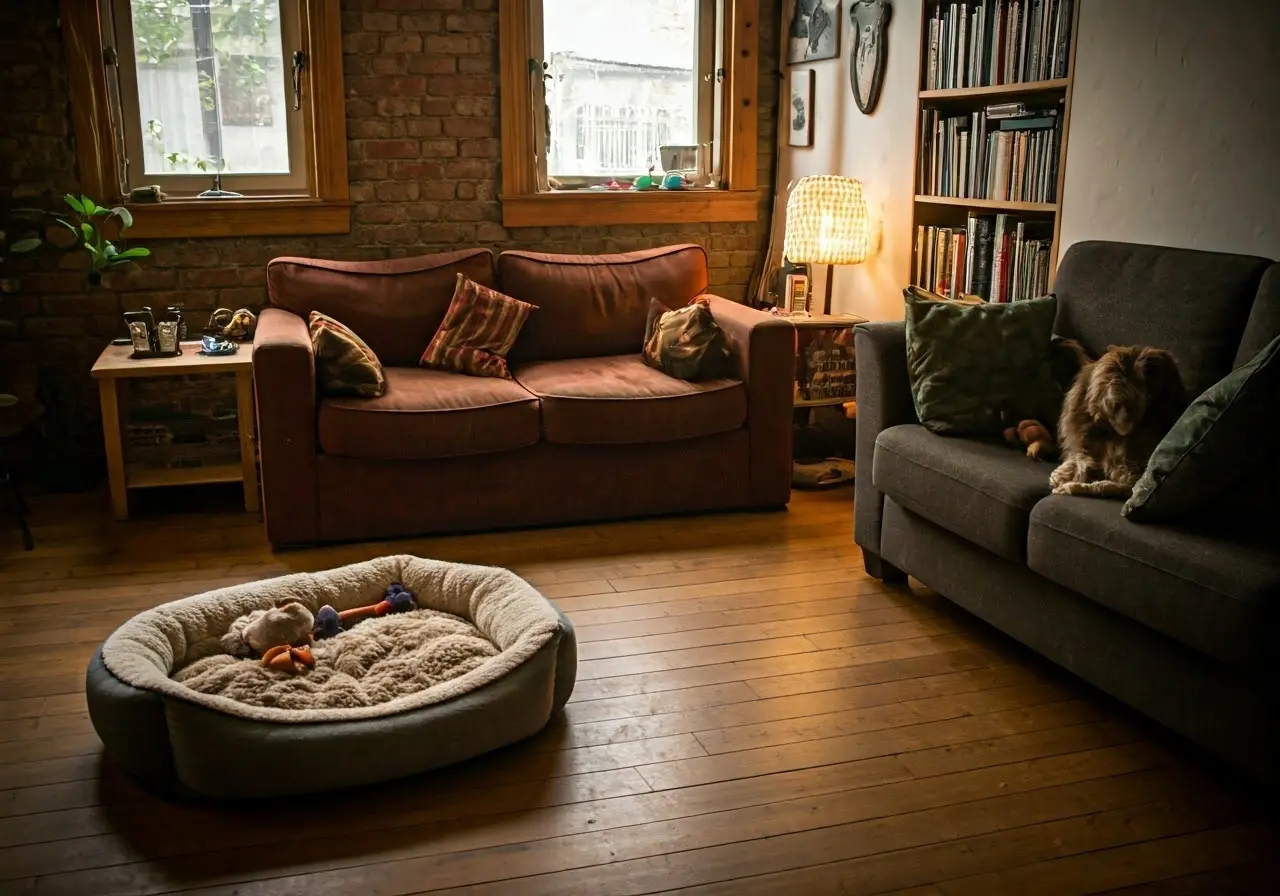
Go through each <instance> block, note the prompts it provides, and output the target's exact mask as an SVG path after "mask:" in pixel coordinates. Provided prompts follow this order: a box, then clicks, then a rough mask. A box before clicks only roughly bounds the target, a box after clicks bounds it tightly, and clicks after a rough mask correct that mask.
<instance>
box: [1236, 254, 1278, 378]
mask: <svg viewBox="0 0 1280 896" xmlns="http://www.w3.org/2000/svg"><path fill="white" fill-rule="evenodd" d="M1277 336H1280V264H1273V265H1272V266H1271V267H1269V268H1267V272H1266V273H1265V274H1263V275H1262V282H1261V283H1260V284H1258V295H1257V296H1256V297H1255V298H1254V300H1253V307H1252V308H1250V309H1249V322H1248V323H1247V324H1245V327H1244V336H1243V337H1241V339H1240V350H1239V351H1237V352H1236V363H1235V366H1236V367H1243V366H1244V365H1246V364H1248V363H1249V362H1250V361H1252V360H1253V359H1254V357H1255V356H1256V355H1257V354H1258V352H1260V351H1262V350H1263V349H1264V348H1266V347H1267V343H1269V342H1270V341H1271V340H1272V339H1275V338H1276V337H1277Z"/></svg>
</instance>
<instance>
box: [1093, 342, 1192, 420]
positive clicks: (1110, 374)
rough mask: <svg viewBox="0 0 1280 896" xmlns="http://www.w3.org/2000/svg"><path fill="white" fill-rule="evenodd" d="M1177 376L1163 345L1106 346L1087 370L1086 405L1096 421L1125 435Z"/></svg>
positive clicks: (1170, 357) (1175, 368) (1171, 359)
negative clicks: (1151, 346) (1100, 355)
mask: <svg viewBox="0 0 1280 896" xmlns="http://www.w3.org/2000/svg"><path fill="white" fill-rule="evenodd" d="M1176 378H1177V367H1176V365H1175V364H1174V360H1173V356H1172V355H1170V354H1169V353H1168V352H1166V351H1164V350H1163V349H1158V348H1140V347H1139V346H1136V345H1128V346H1118V345H1112V346H1108V348H1107V353H1106V354H1105V355H1103V356H1102V357H1101V358H1099V359H1098V360H1097V361H1095V362H1094V363H1093V365H1092V367H1091V368H1090V370H1089V388H1088V393H1087V407H1088V410H1089V413H1090V414H1091V415H1092V416H1093V419H1094V422H1095V423H1100V424H1105V425H1107V426H1109V427H1111V429H1112V430H1114V431H1115V432H1116V433H1117V434H1118V435H1121V436H1127V435H1129V434H1130V433H1131V432H1133V431H1134V430H1135V429H1137V427H1138V425H1139V424H1141V423H1142V419H1143V417H1145V416H1146V413H1147V409H1148V408H1149V407H1150V406H1151V404H1152V403H1153V402H1154V401H1155V399H1156V398H1157V397H1159V395H1160V394H1161V393H1162V392H1163V391H1164V390H1165V389H1166V388H1167V387H1168V386H1169V385H1170V383H1171V381H1172V379H1176Z"/></svg>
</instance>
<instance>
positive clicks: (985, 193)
mask: <svg viewBox="0 0 1280 896" xmlns="http://www.w3.org/2000/svg"><path fill="white" fill-rule="evenodd" d="M1061 138H1062V131H1061V127H1060V120H1059V117H1058V110H1057V109H1028V108H1027V107H1026V105H1025V104H1024V103H1001V104H999V105H993V106H987V107H986V108H985V109H982V110H979V111H977V112H972V113H967V114H963V115H950V116H944V114H943V113H942V112H940V111H939V110H937V109H922V110H921V112H920V151H919V153H918V158H919V165H920V168H919V171H918V172H917V182H918V184H919V190H920V192H921V193H924V194H927V195H930V196H954V197H959V198H961V199H996V200H1012V201H1016V202H1053V201H1054V199H1055V194H1056V192H1057V181H1058V146H1059V143H1060V142H1061Z"/></svg>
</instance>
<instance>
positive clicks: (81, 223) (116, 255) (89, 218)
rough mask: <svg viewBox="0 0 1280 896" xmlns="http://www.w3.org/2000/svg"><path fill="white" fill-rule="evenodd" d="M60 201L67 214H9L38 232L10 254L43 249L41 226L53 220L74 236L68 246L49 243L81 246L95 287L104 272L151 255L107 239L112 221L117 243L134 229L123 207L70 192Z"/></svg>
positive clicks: (34, 211) (18, 211)
mask: <svg viewBox="0 0 1280 896" xmlns="http://www.w3.org/2000/svg"><path fill="white" fill-rule="evenodd" d="M63 201H64V202H66V204H67V205H68V206H70V208H71V214H70V215H66V214H63V213H61V212H47V211H44V210H43V209H15V210H14V211H13V212H12V214H13V215H14V216H15V217H20V218H23V219H25V220H28V221H31V222H32V226H33V228H37V229H33V230H32V231H31V232H30V233H26V234H23V236H22V237H21V238H20V239H17V240H15V241H14V242H13V243H12V244H11V245H10V246H9V251H10V252H14V253H25V252H34V251H35V250H36V249H38V248H40V247H41V246H43V245H44V244H45V243H46V239H45V236H44V226H43V225H44V224H45V223H47V222H48V220H49V219H50V218H52V219H53V220H54V222H56V223H57V224H60V225H61V226H63V227H65V228H67V230H69V231H71V233H73V234H74V235H75V236H74V238H73V239H72V241H71V242H69V243H63V244H59V243H58V242H57V241H52V240H50V241H48V242H51V243H52V244H53V245H54V246H56V247H57V248H61V249H73V248H75V247H77V246H84V248H85V251H87V252H88V253H89V257H90V259H91V266H90V269H89V283H90V284H92V285H94V286H97V285H98V284H100V283H101V282H102V274H103V272H104V271H109V270H115V269H117V268H120V267H124V266H126V265H130V264H133V263H134V262H136V261H137V260H138V259H139V258H146V257H147V256H148V255H150V254H151V250H150V249H144V248H142V247H141V246H133V247H131V248H124V249H122V248H120V246H118V245H116V242H115V241H113V240H109V239H107V237H106V234H105V233H104V227H109V226H112V225H111V220H112V219H113V218H114V219H116V220H117V221H119V235H118V236H117V238H116V239H117V240H120V239H123V237H124V233H125V231H126V230H128V229H129V228H130V227H132V226H133V215H131V214H130V213H129V210H128V209H127V208H125V207H124V206H122V205H120V206H116V207H115V208H105V207H104V206H101V205H98V203H96V202H94V201H93V200H92V199H90V198H89V197H88V196H84V195H81V196H73V195H71V194H70V193H68V194H66V195H65V196H64V197H63ZM68 218H69V219H70V220H68Z"/></svg>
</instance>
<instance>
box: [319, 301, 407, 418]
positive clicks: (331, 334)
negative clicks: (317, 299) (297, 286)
mask: <svg viewBox="0 0 1280 896" xmlns="http://www.w3.org/2000/svg"><path fill="white" fill-rule="evenodd" d="M307 332H308V333H309V334H310V336H311V349H312V351H313V352H315V358H316V386H317V387H318V388H319V390H320V391H321V392H323V393H324V394H326V395H358V396H361V397H364V398H371V397H373V396H377V395H381V394H382V393H383V392H385V391H387V375H386V373H385V372H383V369H382V362H381V361H379V360H378V356H377V355H376V354H374V352H373V349H371V348H369V346H368V345H366V344H365V341H364V340H363V339H361V338H360V337H359V336H357V335H356V334H355V333H353V332H352V331H351V330H350V329H349V328H348V327H346V326H345V325H343V323H342V322H341V321H337V320H334V319H333V318H332V317H329V315H327V314H321V313H320V312H319V311H312V312H311V317H310V318H309V319H308V321H307Z"/></svg>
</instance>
